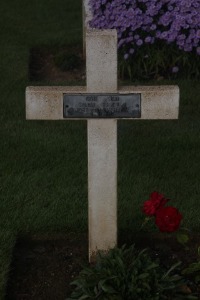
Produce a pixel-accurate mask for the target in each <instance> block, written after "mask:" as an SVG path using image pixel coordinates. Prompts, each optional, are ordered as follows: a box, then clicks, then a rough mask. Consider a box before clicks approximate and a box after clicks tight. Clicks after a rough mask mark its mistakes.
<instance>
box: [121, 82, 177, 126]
mask: <svg viewBox="0 0 200 300" xmlns="http://www.w3.org/2000/svg"><path fill="white" fill-rule="evenodd" d="M119 92H120V93H122V94H123V93H125V94H126V93H141V95H142V97H141V120H147V119H149V120H154V119H162V120H165V119H178V115H179V101H180V91H179V87H178V86H176V85H171V86H170V85H161V86H127V87H126V86H123V87H121V88H120V89H119ZM135 120H136V119H135Z"/></svg>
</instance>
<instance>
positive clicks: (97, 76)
mask: <svg viewBox="0 0 200 300" xmlns="http://www.w3.org/2000/svg"><path fill="white" fill-rule="evenodd" d="M86 61H87V64H86V78H87V91H88V92H89V93H114V92H116V90H117V31H116V30H103V31H102V30H89V31H88V32H87V33H86Z"/></svg>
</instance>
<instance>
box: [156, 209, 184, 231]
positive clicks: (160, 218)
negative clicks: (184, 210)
mask: <svg viewBox="0 0 200 300" xmlns="http://www.w3.org/2000/svg"><path fill="white" fill-rule="evenodd" d="M181 220H182V215H181V214H180V212H179V211H178V209H176V208H175V207H172V206H167V207H161V208H160V209H159V210H157V212H156V216H155V223H156V225H157V226H158V228H159V230H160V231H161V232H174V231H176V230H177V229H178V228H179V225H180V222H181Z"/></svg>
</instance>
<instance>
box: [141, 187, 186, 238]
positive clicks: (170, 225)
mask: <svg viewBox="0 0 200 300" xmlns="http://www.w3.org/2000/svg"><path fill="white" fill-rule="evenodd" d="M168 201H169V199H165V197H164V195H162V194H159V193H158V192H153V193H151V195H150V199H149V200H147V201H145V202H144V204H143V212H144V213H145V215H147V216H148V217H152V216H153V217H155V224H156V225H157V227H158V228H159V230H160V231H161V232H174V231H176V230H177V229H178V228H179V226H180V222H181V220H182V215H181V214H180V212H179V211H178V209H176V208H175V207H173V206H165V204H166V203H167V202H168Z"/></svg>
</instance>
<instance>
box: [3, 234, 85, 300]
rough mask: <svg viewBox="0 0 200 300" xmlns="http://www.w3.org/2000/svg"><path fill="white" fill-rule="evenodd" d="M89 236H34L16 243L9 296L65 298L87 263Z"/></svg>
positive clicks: (40, 299)
mask: <svg viewBox="0 0 200 300" xmlns="http://www.w3.org/2000/svg"><path fill="white" fill-rule="evenodd" d="M87 249H88V246H87V237H86V236H84V235H82V236H78V235H74V234H70V235H66V236H64V235H58V236H52V237H51V236H49V237H45V236H33V237H29V238H23V239H19V240H18V241H17V243H16V246H15V249H14V253H13V262H12V264H11V271H10V279H9V281H8V286H7V297H6V300H47V299H48V300H64V299H66V297H67V296H69V295H70V294H71V287H70V282H71V281H72V280H73V279H74V277H75V276H77V275H78V273H79V272H80V270H81V269H82V266H81V264H86V263H87V260H88V258H87V251H88V250H87Z"/></svg>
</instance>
